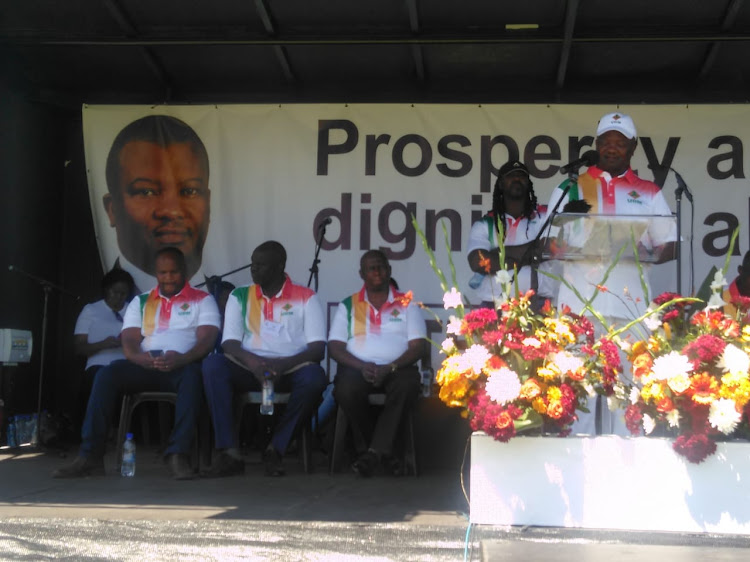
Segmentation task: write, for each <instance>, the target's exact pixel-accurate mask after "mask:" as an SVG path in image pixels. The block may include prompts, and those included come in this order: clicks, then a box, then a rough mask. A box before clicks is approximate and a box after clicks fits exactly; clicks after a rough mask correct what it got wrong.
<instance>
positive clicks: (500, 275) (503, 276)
mask: <svg viewBox="0 0 750 562" xmlns="http://www.w3.org/2000/svg"><path fill="white" fill-rule="evenodd" d="M511 281H513V272H512V271H508V270H507V269H498V270H497V273H495V283H497V284H498V285H507V284H509V283H510V282H511Z"/></svg>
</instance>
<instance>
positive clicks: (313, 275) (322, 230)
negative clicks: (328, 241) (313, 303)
mask: <svg viewBox="0 0 750 562" xmlns="http://www.w3.org/2000/svg"><path fill="white" fill-rule="evenodd" d="M327 220H330V219H327ZM327 226H328V223H327V222H326V221H325V220H324V221H323V222H321V223H320V224H319V225H318V239H317V240H316V241H315V257H313V262H312V266H311V267H310V278H309V279H308V280H307V287H308V288H310V284H311V283H312V282H313V279H315V288H314V289H313V290H314V291H315V292H316V293H317V292H318V264H319V263H320V260H319V259H318V255H319V254H320V247H321V245H322V244H323V238H325V235H326V227H327Z"/></svg>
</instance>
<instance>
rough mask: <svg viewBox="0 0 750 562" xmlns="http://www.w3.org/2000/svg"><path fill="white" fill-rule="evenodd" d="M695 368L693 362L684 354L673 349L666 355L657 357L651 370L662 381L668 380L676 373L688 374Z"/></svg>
mask: <svg viewBox="0 0 750 562" xmlns="http://www.w3.org/2000/svg"><path fill="white" fill-rule="evenodd" d="M692 370H693V364H692V363H691V362H690V361H689V360H688V358H687V357H685V356H684V355H680V354H679V353H677V352H676V351H671V352H669V353H667V354H666V355H662V356H661V357H657V358H656V359H655V360H654V366H653V367H652V368H651V372H653V374H654V378H656V379H657V380H660V381H664V380H667V379H669V378H671V377H674V376H676V375H687V374H688V373H690V372H691V371H692Z"/></svg>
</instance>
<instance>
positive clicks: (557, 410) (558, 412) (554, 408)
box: [547, 400, 565, 420]
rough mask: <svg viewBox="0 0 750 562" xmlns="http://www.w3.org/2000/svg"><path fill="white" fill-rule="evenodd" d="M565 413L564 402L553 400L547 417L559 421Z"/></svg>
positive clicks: (548, 408) (548, 407)
mask: <svg viewBox="0 0 750 562" xmlns="http://www.w3.org/2000/svg"><path fill="white" fill-rule="evenodd" d="M564 413H565V409H564V408H563V405H562V402H560V401H559V400H552V401H551V402H550V403H549V406H547V415H548V416H549V417H551V418H552V419H553V420H559V419H560V418H561V417H562V416H563V414H564Z"/></svg>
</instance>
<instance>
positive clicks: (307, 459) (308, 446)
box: [300, 420, 313, 474]
mask: <svg viewBox="0 0 750 562" xmlns="http://www.w3.org/2000/svg"><path fill="white" fill-rule="evenodd" d="M300 441H301V445H302V451H301V453H302V468H303V469H304V471H305V474H310V473H311V472H312V468H313V466H312V420H307V421H306V422H304V423H303V424H302V427H301V428H300Z"/></svg>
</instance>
